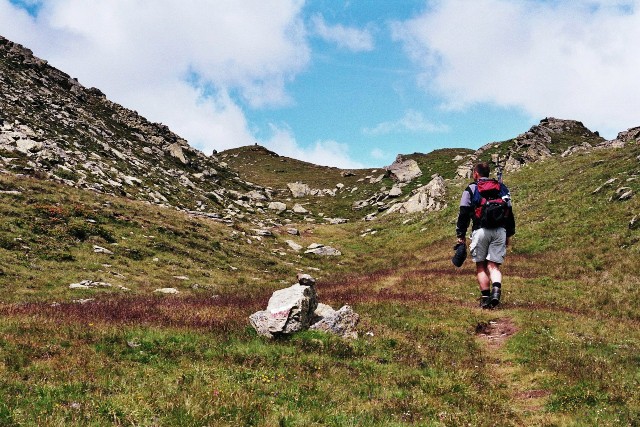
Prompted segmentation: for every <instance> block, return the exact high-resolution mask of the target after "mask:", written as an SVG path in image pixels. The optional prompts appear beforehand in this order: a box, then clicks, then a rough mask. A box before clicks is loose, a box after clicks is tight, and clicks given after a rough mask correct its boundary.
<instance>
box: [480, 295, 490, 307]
mask: <svg viewBox="0 0 640 427" xmlns="http://www.w3.org/2000/svg"><path fill="white" fill-rule="evenodd" d="M480 308H481V309H483V310H488V309H490V308H492V307H491V298H490V297H481V298H480Z"/></svg>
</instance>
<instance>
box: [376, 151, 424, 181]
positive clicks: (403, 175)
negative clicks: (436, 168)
mask: <svg viewBox="0 0 640 427" xmlns="http://www.w3.org/2000/svg"><path fill="white" fill-rule="evenodd" d="M385 169H386V170H387V173H388V174H389V176H390V177H391V178H392V179H394V180H395V181H398V182H411V181H413V180H414V179H415V178H417V177H419V176H421V175H422V171H421V170H420V167H419V166H418V162H416V161H415V160H413V159H405V158H404V157H403V156H402V155H401V154H399V155H398V156H397V157H396V160H395V162H393V163H392V164H391V165H390V166H387V167H386V168H385Z"/></svg>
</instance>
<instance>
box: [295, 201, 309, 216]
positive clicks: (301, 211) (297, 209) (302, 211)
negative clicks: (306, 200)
mask: <svg viewBox="0 0 640 427" xmlns="http://www.w3.org/2000/svg"><path fill="white" fill-rule="evenodd" d="M293 211H294V212H295V213H299V214H306V213H309V211H308V210H306V209H305V208H304V207H303V206H302V205H300V204H298V203H296V204H295V205H293Z"/></svg>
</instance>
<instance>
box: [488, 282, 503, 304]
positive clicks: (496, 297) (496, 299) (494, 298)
mask: <svg viewBox="0 0 640 427" xmlns="http://www.w3.org/2000/svg"><path fill="white" fill-rule="evenodd" d="M500 292H501V291H500V288H499V287H497V286H494V287H493V289H492V290H491V301H490V304H491V307H492V308H493V307H495V306H497V305H498V304H500Z"/></svg>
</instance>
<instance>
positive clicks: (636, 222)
mask: <svg viewBox="0 0 640 427" xmlns="http://www.w3.org/2000/svg"><path fill="white" fill-rule="evenodd" d="M637 228H640V215H635V216H634V217H633V218H631V221H629V230H635V229H637Z"/></svg>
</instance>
